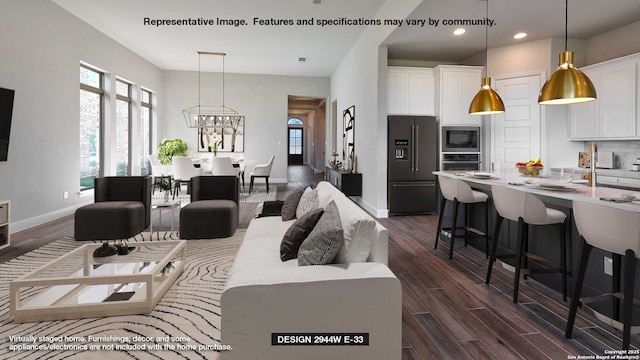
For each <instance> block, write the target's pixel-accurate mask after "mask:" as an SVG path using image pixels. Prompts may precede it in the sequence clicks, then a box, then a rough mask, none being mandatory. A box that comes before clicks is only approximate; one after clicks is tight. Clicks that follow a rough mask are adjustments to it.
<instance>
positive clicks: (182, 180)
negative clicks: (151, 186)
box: [171, 156, 202, 199]
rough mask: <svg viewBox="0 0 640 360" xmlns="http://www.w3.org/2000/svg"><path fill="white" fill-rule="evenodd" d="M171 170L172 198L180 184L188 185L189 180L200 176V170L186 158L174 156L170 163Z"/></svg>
mask: <svg viewBox="0 0 640 360" xmlns="http://www.w3.org/2000/svg"><path fill="white" fill-rule="evenodd" d="M171 167H172V170H173V198H174V199H175V198H176V195H178V192H179V191H180V187H181V186H182V184H187V185H189V182H190V181H191V178H192V177H194V176H200V175H202V169H199V168H196V167H194V166H193V160H191V158H190V157H187V156H174V157H173V160H172V161H171Z"/></svg>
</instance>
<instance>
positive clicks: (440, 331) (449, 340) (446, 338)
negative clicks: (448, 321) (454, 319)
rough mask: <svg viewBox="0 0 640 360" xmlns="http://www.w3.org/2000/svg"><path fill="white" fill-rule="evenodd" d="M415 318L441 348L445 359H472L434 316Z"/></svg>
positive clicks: (424, 314) (419, 315)
mask: <svg viewBox="0 0 640 360" xmlns="http://www.w3.org/2000/svg"><path fill="white" fill-rule="evenodd" d="M413 317H414V318H415V319H416V321H417V322H418V323H419V324H420V326H422V329H424V331H425V333H426V334H427V335H428V336H429V337H430V338H431V340H433V342H434V343H435V344H436V346H438V347H439V349H440V351H441V353H442V354H444V357H443V359H454V360H464V359H469V360H471V357H470V356H469V355H468V354H467V352H466V351H464V349H462V346H460V344H458V342H457V341H456V340H455V339H454V338H453V336H452V335H451V333H449V332H448V331H447V330H446V327H445V326H443V325H442V323H441V322H440V321H438V319H436V318H435V317H434V316H433V315H432V314H430V313H422V314H414V315H413Z"/></svg>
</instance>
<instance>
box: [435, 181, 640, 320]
mask: <svg viewBox="0 0 640 360" xmlns="http://www.w3.org/2000/svg"><path fill="white" fill-rule="evenodd" d="M434 174H435V175H437V176H446V177H452V178H456V179H460V180H463V181H465V182H466V183H468V184H469V185H470V186H471V187H472V188H473V189H474V190H477V191H482V192H484V193H487V194H488V195H489V236H490V239H491V240H493V235H494V233H495V221H496V211H495V208H494V206H493V202H492V198H491V186H505V187H511V188H515V189H518V190H520V191H525V192H529V193H532V194H535V195H536V196H538V197H539V198H540V199H541V200H542V201H543V202H544V203H545V205H546V206H548V207H550V208H554V209H557V210H560V211H562V212H564V213H565V214H566V215H567V218H568V226H567V229H566V231H567V234H566V235H567V240H568V241H567V271H568V274H569V292H568V294H569V296H572V294H573V282H574V280H573V275H574V274H575V273H576V271H577V270H576V269H577V266H578V260H579V254H580V244H581V239H580V235H579V234H578V232H577V229H576V227H575V223H574V219H573V216H572V205H573V202H574V201H586V202H593V203H598V204H602V205H605V206H611V207H615V208H619V209H623V210H625V211H631V212H640V199H638V198H640V192H638V191H630V190H624V189H617V188H609V187H604V186H599V187H588V186H587V185H586V184H573V183H566V182H565V183H561V182H560V181H559V179H553V178H528V177H520V176H514V177H507V178H505V177H502V178H500V177H498V176H492V177H491V178H480V177H474V176H473V174H474V173H465V172H448V171H436V172H434ZM485 174H486V173H485ZM541 184H542V185H545V184H546V185H550V187H549V188H544V187H542V186H540V185H541ZM554 185H556V186H558V187H557V188H555V189H553V187H554ZM622 194H634V195H636V198H637V199H638V200H634V201H628V202H616V201H605V200H601V198H609V199H611V198H612V199H621V195H622ZM483 212H484V209H481V208H478V209H477V210H475V208H473V207H471V208H470V209H469V221H470V223H471V224H470V225H471V226H473V227H475V228H478V229H484V225H483V220H482V219H483ZM462 213H464V211H462ZM448 214H451V211H450V210H449V209H445V220H444V222H443V224H448V223H449V221H450V220H451V219H450V218H448V219H447V218H446V215H448ZM449 216H451V215H449ZM602 221H603V222H606V221H607V219H602ZM502 226H503V227H502V230H501V233H500V237H499V238H498V239H497V241H498V254H504V253H515V251H516V239H517V223H515V222H511V221H507V220H505V221H504V222H503V225H502ZM529 239H530V241H529V250H530V252H532V253H534V254H538V255H540V256H543V257H545V258H548V259H550V260H552V261H554V262H556V263H560V254H559V251H557V248H558V247H557V246H556V244H555V241H560V237H559V234H558V230H557V227H555V226H534V227H531V230H530V232H529ZM445 243H447V244H448V241H445ZM469 244H470V245H471V246H473V247H476V248H477V249H479V250H480V251H482V252H484V246H485V245H484V241H480V240H476V239H474V238H473V237H471V238H469ZM458 246H459V243H458ZM611 258H612V256H611V254H610V253H608V252H604V251H602V250H599V249H594V251H593V252H592V254H591V261H590V262H589V266H588V268H587V276H586V279H585V283H584V286H583V290H582V296H583V297H584V296H591V295H595V294H600V293H605V292H610V291H611V289H612V277H611V275H608V274H605V271H604V270H605V267H607V265H609V264H610V263H609V261H610V259H611ZM504 261H505V263H507V264H508V265H512V266H513V265H514V263H513V262H514V261H515V259H513V258H509V259H505V260H504ZM487 262H488V261H487ZM510 262H511V263H510ZM499 264H500V263H499V262H498V263H497V264H496V265H494V266H500V265H499ZM532 264H533V263H532ZM636 272H637V271H636ZM530 278H533V279H534V280H536V281H538V282H540V283H542V284H544V285H546V286H548V287H550V288H552V289H554V290H555V291H557V292H558V296H561V295H560V293H561V279H560V276H557V275H555V274H532V275H530ZM639 282H640V275H639V276H636V285H635V293H636V294H635V295H636V297H638V295H639V294H640V284H639ZM610 305H611V302H609V303H607V304H602V306H601V307H599V308H598V311H601V312H603V313H610V309H608V308H610V307H611V306H610Z"/></svg>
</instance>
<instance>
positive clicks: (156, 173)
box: [149, 154, 171, 192]
mask: <svg viewBox="0 0 640 360" xmlns="http://www.w3.org/2000/svg"><path fill="white" fill-rule="evenodd" d="M149 165H151V177H152V178H153V186H152V188H151V192H155V190H156V184H159V183H160V182H161V181H162V180H163V179H165V178H169V179H171V165H164V164H163V163H161V162H160V159H158V155H156V154H150V155H149Z"/></svg>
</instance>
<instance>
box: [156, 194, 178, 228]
mask: <svg viewBox="0 0 640 360" xmlns="http://www.w3.org/2000/svg"><path fill="white" fill-rule="evenodd" d="M180 205H181V201H180V200H169V201H164V200H154V201H152V202H151V210H158V211H159V212H160V219H159V223H158V225H159V226H162V210H165V209H171V231H174V230H173V229H174V222H175V213H174V212H175V209H176V208H178V209H180ZM149 232H150V233H152V234H153V219H152V220H151V222H150V224H149Z"/></svg>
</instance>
